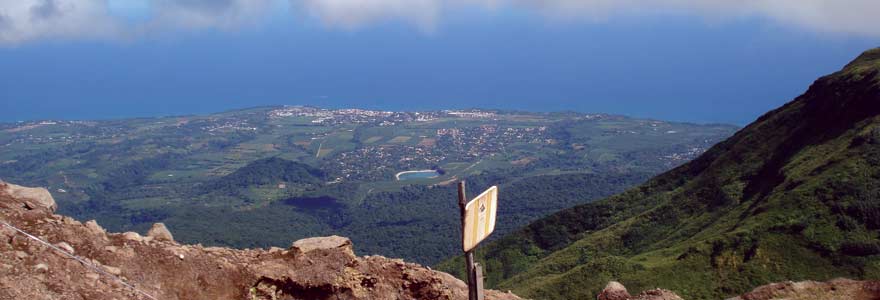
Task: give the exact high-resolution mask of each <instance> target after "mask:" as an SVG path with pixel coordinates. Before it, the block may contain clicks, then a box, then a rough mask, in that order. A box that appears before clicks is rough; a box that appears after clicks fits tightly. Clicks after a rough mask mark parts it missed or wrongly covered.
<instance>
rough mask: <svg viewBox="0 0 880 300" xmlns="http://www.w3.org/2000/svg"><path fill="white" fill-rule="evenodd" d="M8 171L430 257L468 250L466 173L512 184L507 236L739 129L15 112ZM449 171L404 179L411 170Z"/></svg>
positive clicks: (339, 114) (83, 209) (198, 239)
mask: <svg viewBox="0 0 880 300" xmlns="http://www.w3.org/2000/svg"><path fill="white" fill-rule="evenodd" d="M0 128H2V129H0V178H3V179H4V180H7V181H10V182H15V183H18V184H23V185H31V186H45V187H48V188H49V189H50V190H51V191H52V193H53V195H54V196H55V198H56V199H57V200H58V203H59V205H60V211H61V212H62V213H64V214H68V215H73V216H75V217H77V218H79V219H83V220H88V219H97V220H98V221H99V222H100V223H101V224H102V225H104V226H105V227H107V228H108V229H110V230H113V231H128V230H134V231H141V232H143V231H146V230H147V229H148V228H149V227H150V225H151V223H153V222H164V223H166V224H167V225H168V226H169V228H170V229H171V230H172V232H174V235H175V238H177V239H178V240H180V241H183V242H190V243H203V244H206V245H224V246H233V247H268V246H280V247H287V246H289V244H290V242H291V241H294V240H297V239H300V238H304V237H311V236H323V235H332V234H338V235H345V236H349V237H351V238H352V239H353V240H354V241H355V245H356V246H357V247H358V249H357V251H359V252H360V253H363V254H381V255H386V256H393V257H403V258H405V259H407V260H410V261H416V262H421V263H426V264H433V263H437V262H439V261H440V260H441V259H443V258H445V257H448V256H450V255H453V254H455V253H457V252H458V246H457V245H458V240H459V238H458V237H457V234H458V229H457V227H456V226H457V224H459V219H458V215H457V213H456V212H457V208H456V201H457V199H456V194H455V184H454V182H455V181H456V180H461V179H465V180H467V181H468V185H469V190H470V193H471V195H472V196H473V195H476V194H475V193H478V192H479V191H481V190H482V189H484V188H486V187H488V186H491V185H499V186H500V187H501V189H502V199H501V201H502V202H503V203H504V204H503V206H502V208H501V211H500V212H499V213H500V214H501V215H500V216H499V220H500V222H499V226H498V229H497V230H498V233H499V235H500V234H504V233H507V232H510V231H512V230H515V229H516V228H519V227H520V226H522V225H525V224H527V223H528V222H530V221H533V220H536V219H538V218H540V217H543V216H546V215H547V214H550V213H552V212H555V211H557V210H560V209H564V208H567V207H571V206H574V205H578V204H583V203H587V202H589V201H592V200H594V199H598V198H602V197H607V196H609V195H612V194H614V193H617V192H620V191H623V190H624V189H625V188H627V187H630V186H632V185H635V184H638V183H641V182H642V181H644V180H645V179H647V178H648V177H650V176H651V175H654V174H657V173H659V172H662V171H664V170H668V169H669V168H671V167H674V166H676V165H679V164H681V163H683V162H685V161H687V160H689V159H691V158H692V157H695V156H696V155H697V154H699V153H700V152H702V151H704V150H705V149H707V148H708V147H709V146H711V145H712V144H713V143H715V142H717V141H719V140H721V139H723V138H725V137H727V136H729V134H731V133H732V132H733V130H734V129H735V128H733V127H731V126H725V125H695V124H684V123H670V122H661V121H653V120H641V119H631V118H626V117H619V116H609V115H595V114H576V113H552V114H549V113H548V114H545V113H521V112H500V111H487V110H469V111H461V112H448V111H434V112H419V113H406V112H397V113H387V112H376V111H361V110H326V109H319V108H310V107H262V108H253V109H246V110H239V111H232V112H226V113H220V114H213V115H208V116H185V117H168V118H147V119H128V120H114V121H94V122H93V121H33V122H23V123H16V124H0ZM425 169H434V170H438V173H440V176H438V177H436V178H422V179H409V180H397V179H396V178H395V174H396V173H398V172H400V171H407V170H425Z"/></svg>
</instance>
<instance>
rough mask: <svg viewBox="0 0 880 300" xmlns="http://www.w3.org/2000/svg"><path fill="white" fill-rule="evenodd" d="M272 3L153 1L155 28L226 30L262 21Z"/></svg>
mask: <svg viewBox="0 0 880 300" xmlns="http://www.w3.org/2000/svg"><path fill="white" fill-rule="evenodd" d="M272 4H273V0H153V1H152V6H153V11H154V13H155V17H154V20H153V22H152V26H159V27H171V28H188V29H201V28H224V29H231V28H234V27H236V26H240V25H241V24H247V23H251V22H255V21H256V20H259V19H260V17H262V16H264V15H265V14H266V13H268V11H269V9H270V8H271V6H272Z"/></svg>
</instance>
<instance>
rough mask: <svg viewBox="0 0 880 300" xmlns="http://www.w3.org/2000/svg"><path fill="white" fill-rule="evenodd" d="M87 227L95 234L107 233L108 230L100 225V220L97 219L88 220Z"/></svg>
mask: <svg viewBox="0 0 880 300" xmlns="http://www.w3.org/2000/svg"><path fill="white" fill-rule="evenodd" d="M86 228H88V229H89V231H91V232H92V233H94V234H100V233H107V231H106V230H104V227H101V225H98V221H95V220H89V221H88V222H86Z"/></svg>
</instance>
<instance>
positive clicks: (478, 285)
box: [474, 263, 484, 300]
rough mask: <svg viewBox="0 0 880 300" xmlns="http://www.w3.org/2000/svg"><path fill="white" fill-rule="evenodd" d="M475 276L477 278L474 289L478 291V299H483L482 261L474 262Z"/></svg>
mask: <svg viewBox="0 0 880 300" xmlns="http://www.w3.org/2000/svg"><path fill="white" fill-rule="evenodd" d="M474 278H476V279H477V281H475V282H474V289H475V290H476V293H477V299H476V300H483V297H484V295H483V266H481V265H480V263H474Z"/></svg>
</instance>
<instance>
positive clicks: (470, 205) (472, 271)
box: [458, 181, 498, 300]
mask: <svg viewBox="0 0 880 300" xmlns="http://www.w3.org/2000/svg"><path fill="white" fill-rule="evenodd" d="M466 199H467V195H466V194H465V184H464V181H461V182H459V183H458V207H459V209H460V210H461V230H462V232H461V233H462V234H461V236H462V240H461V248H462V250H463V251H464V253H465V261H466V264H467V273H468V299H470V300H483V269H482V267H481V266H480V265H479V264H477V263H475V262H474V248H476V247H477V245H479V244H480V242H482V241H483V240H484V239H486V237H488V236H489V235H490V234H492V232H493V231H495V215H496V214H497V212H498V187H497V186H493V187H490V188H489V189H487V190H486V191H484V192H483V193H482V194H480V195H479V196H477V197H476V198H474V199H473V200H471V201H470V202H465V201H467V200H466Z"/></svg>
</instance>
